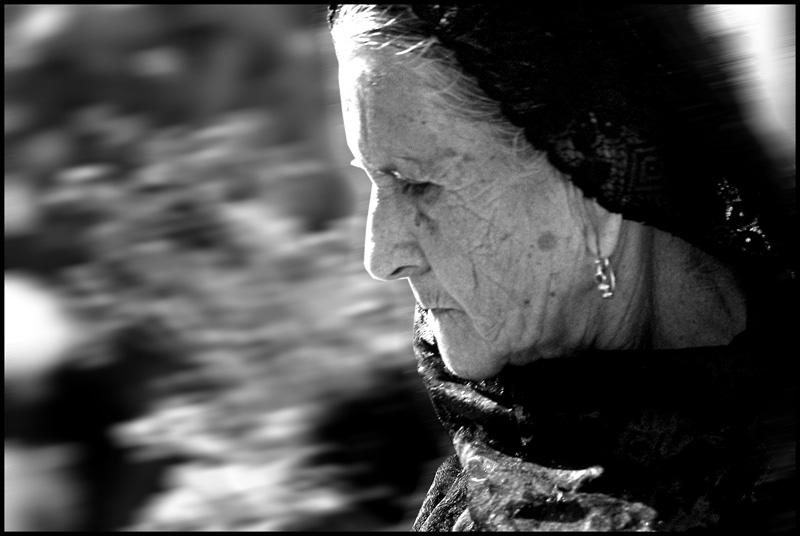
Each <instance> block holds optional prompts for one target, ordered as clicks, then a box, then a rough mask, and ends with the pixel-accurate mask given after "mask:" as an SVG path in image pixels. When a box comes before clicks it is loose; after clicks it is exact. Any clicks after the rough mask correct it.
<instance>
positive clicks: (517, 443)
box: [414, 308, 793, 531]
mask: <svg viewBox="0 0 800 536" xmlns="http://www.w3.org/2000/svg"><path fill="white" fill-rule="evenodd" d="M414 349H415V353H416V356H417V360H418V369H419V371H420V374H421V376H422V378H423V381H424V383H425V385H426V387H427V389H428V391H429V393H430V396H431V400H432V402H433V405H434V408H435V409H436V412H437V414H438V415H439V418H440V420H441V421H442V423H443V424H444V426H445V428H446V429H447V431H448V432H449V433H450V435H451V438H452V439H453V444H454V446H455V451H456V455H455V456H454V457H453V458H452V459H450V460H448V462H446V463H445V464H444V465H443V466H442V468H441V469H440V471H439V473H438V474H437V477H436V480H435V482H434V485H433V487H432V488H431V491H430V492H429V494H428V498H427V500H426V502H425V504H424V505H423V507H422V509H421V511H420V514H419V516H418V518H417V522H416V524H415V530H420V531H430V530H437V531H449V530H465V531H472V530H480V531H484V530H531V531H534V530H535V531H540V530H571V531H579V530H583V531H586V530H588V531H596V530H602V531H607V530H625V531H628V530H634V531H649V530H656V531H683V530H689V529H697V528H708V529H711V528H713V529H722V528H725V527H729V528H730V527H735V526H750V525H755V526H759V524H762V522H763V520H762V518H761V517H759V516H762V517H765V518H769V517H770V516H771V515H772V514H771V513H766V514H764V513H763V512H764V511H765V509H767V510H768V509H769V508H772V506H765V504H766V503H765V502H764V500H763V493H761V492H759V484H760V483H761V482H764V481H769V480H770V479H773V478H777V479H778V480H780V479H784V478H786V477H787V476H789V473H786V472H784V473H783V474H779V473H780V471H777V470H776V464H775V463H774V461H769V456H768V455H767V452H766V450H765V445H767V444H769V443H770V441H771V440H772V439H771V438H770V433H769V432H765V431H764V430H765V427H764V423H767V422H771V421H772V420H774V418H775V415H776V414H774V413H771V411H770V410H769V408H768V407H767V404H768V403H765V402H764V401H766V400H768V399H769V398H770V397H769V396H766V395H765V392H766V391H765V390H768V389H776V388H777V386H776V383H775V382H774V381H772V380H771V379H769V378H770V374H772V372H770V371H771V367H770V364H769V363H765V362H764V361H765V359H764V356H761V355H757V354H753V353H752V352H751V348H750V347H749V343H748V342H747V340H746V338H741V339H740V340H738V341H736V342H735V343H734V344H733V345H731V346H730V347H717V348H697V349H687V350H676V351H624V352H593V353H590V354H587V355H584V356H579V357H574V358H563V359H553V360H543V361H538V362H536V363H533V364H531V365H527V366H525V367H512V368H513V369H514V370H508V369H506V370H505V371H503V372H501V373H500V374H499V375H498V376H496V377H494V378H491V379H489V380H485V381H481V382H473V381H467V380H462V379H460V378H458V377H456V376H454V375H452V374H451V373H449V372H448V371H447V370H446V368H445V367H444V364H443V362H442V360H441V356H440V355H439V352H438V348H437V346H436V341H435V339H434V337H433V334H432V331H431V330H430V328H429V325H428V321H427V312H426V311H425V310H422V309H420V308H418V309H417V313H416V318H415V338H414ZM753 355H757V357H755V358H754V357H753ZM767 361H768V360H767ZM785 424H786V423H785ZM786 453H788V450H786V451H784V453H783V454H786ZM792 474H793V473H792ZM767 502H768V501H767ZM759 512H760V513H759ZM763 523H765V522H763ZM761 526H762V527H763V526H766V525H763V524H762V525H761Z"/></svg>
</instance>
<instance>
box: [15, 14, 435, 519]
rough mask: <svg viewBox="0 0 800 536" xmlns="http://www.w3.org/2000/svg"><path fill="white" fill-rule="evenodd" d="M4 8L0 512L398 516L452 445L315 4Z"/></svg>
mask: <svg viewBox="0 0 800 536" xmlns="http://www.w3.org/2000/svg"><path fill="white" fill-rule="evenodd" d="M4 24H5V84H4V86H5V100H4V103H5V173H4V193H5V220H4V221H5V227H4V229H5V235H4V237H5V272H4V290H5V333H6V340H5V379H4V386H5V395H4V396H5V441H4V454H5V477H4V481H5V502H4V513H5V528H6V530H27V531H33V530H36V531H38V530H52V531H74V530H114V531H116V530H133V531H151V530H152V531H156V530H169V531H172V530H190V531H194V530H224V531H228V530H236V531H239V530H248V531H249V530H329V531H343V530H408V529H409V528H410V526H411V523H412V521H413V519H414V516H415V515H416V512H417V510H418V508H419V506H420V504H421V502H422V499H423V497H424V493H425V491H426V490H427V488H428V486H429V484H430V482H431V479H432V477H433V471H434V470H435V468H436V467H437V466H438V464H439V462H440V460H441V459H442V457H444V456H446V455H448V454H449V452H450V451H449V448H450V447H449V442H448V441H447V440H446V439H445V438H444V437H443V435H442V431H441V429H440V427H439V425H438V423H437V422H436V420H435V416H434V415H433V414H432V410H431V409H430V404H429V401H428V398H427V394H426V393H425V391H424V388H423V387H422V384H421V382H420V380H419V378H418V377H417V374H416V371H415V361H414V356H413V353H412V351H411V326H412V316H413V298H412V295H411V292H410V291H409V289H408V288H407V286H406V284H405V282H394V283H379V282H376V281H373V280H371V279H370V278H369V276H368V275H367V274H366V272H365V271H364V269H363V264H362V255H363V235H364V226H365V218H366V208H367V198H368V190H369V182H368V180H367V178H366V176H364V175H363V173H362V172H361V171H359V170H356V169H354V168H351V167H350V166H349V162H350V160H351V159H352V156H351V155H350V153H349V151H348V149H347V147H346V144H345V140H344V134H343V129H342V124H341V111H340V107H339V101H338V99H339V97H338V88H337V80H336V71H337V65H336V59H335V57H334V54H333V50H332V44H331V42H330V37H329V35H328V30H327V25H326V22H325V6H323V5H320V6H314V5H311V6H309V5H224V6H222V5H205V4H203V5H142V6H137V5H108V6H102V5H5V8H4Z"/></svg>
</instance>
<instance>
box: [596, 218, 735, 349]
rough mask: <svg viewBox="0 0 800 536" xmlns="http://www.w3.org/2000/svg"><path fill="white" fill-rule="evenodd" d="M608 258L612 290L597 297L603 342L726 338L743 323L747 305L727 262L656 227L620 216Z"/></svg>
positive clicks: (647, 344) (683, 342) (690, 343)
mask: <svg viewBox="0 0 800 536" xmlns="http://www.w3.org/2000/svg"><path fill="white" fill-rule="evenodd" d="M622 233H623V235H622V237H621V240H620V245H619V248H618V249H617V251H616V252H615V254H614V255H612V257H611V262H612V264H613V265H614V268H615V270H616V274H617V292H616V294H615V296H614V298H612V299H611V300H603V302H604V303H602V304H601V309H602V311H601V314H603V316H604V317H605V318H604V321H603V323H602V325H603V326H604V329H603V330H602V331H601V332H600V334H599V336H598V338H597V345H596V346H597V347H602V348H604V349H625V348H653V349H676V348H691V347H700V346H718V345H726V344H728V343H730V342H731V340H732V339H733V337H735V336H736V335H737V334H739V333H741V332H742V331H744V329H745V321H746V307H745V299H744V294H743V293H742V291H741V289H740V287H739V285H738V283H737V281H736V277H735V275H734V273H733V271H732V270H731V269H730V267H728V266H726V265H725V264H723V263H722V262H720V261H718V260H717V259H715V258H714V257H712V256H710V255H708V254H706V253H704V252H702V251H701V250H699V249H697V248H695V247H694V246H691V245H690V244H688V243H687V242H685V241H683V240H681V239H680V238H677V237H675V236H673V235H670V234H668V233H666V232H663V231H660V230H658V229H655V228H652V227H648V226H645V225H642V224H639V223H636V222H631V221H627V222H625V224H624V226H623V230H622Z"/></svg>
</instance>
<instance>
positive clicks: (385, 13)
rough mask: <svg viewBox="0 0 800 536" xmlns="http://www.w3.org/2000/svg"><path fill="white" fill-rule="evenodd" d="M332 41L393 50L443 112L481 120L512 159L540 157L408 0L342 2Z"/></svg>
mask: <svg viewBox="0 0 800 536" xmlns="http://www.w3.org/2000/svg"><path fill="white" fill-rule="evenodd" d="M331 34H332V36H333V39H334V42H342V41H348V42H349V43H350V44H351V45H355V46H365V47H371V48H374V49H385V48H392V49H396V53H395V55H396V56H397V57H398V58H399V59H400V60H401V62H402V65H404V66H405V67H406V68H407V69H408V70H409V73H410V74H412V75H414V76H416V78H417V79H418V81H419V82H421V83H423V84H424V85H425V86H426V87H427V88H429V89H430V90H431V91H433V92H435V93H436V94H437V95H439V96H441V97H442V99H441V100H442V104H443V105H444V106H446V107H447V109H448V111H450V112H452V113H453V114H455V115H456V116H458V117H461V118H463V119H466V120H469V121H475V122H480V123H482V125H481V131H482V132H485V133H486V141H487V142H488V143H492V144H493V145H496V146H497V147H498V150H499V151H503V152H508V153H509V155H513V156H515V157H517V158H520V159H523V160H527V159H530V158H534V157H540V156H541V155H542V153H541V152H540V151H538V150H536V149H535V148H534V147H533V146H532V145H531V144H530V143H528V141H527V140H526V139H525V131H524V129H523V128H520V127H517V126H515V125H514V124H512V123H511V122H510V121H509V120H508V119H507V118H506V117H505V116H504V115H503V112H502V110H501V108H500V103H499V102H497V101H496V100H494V99H492V98H491V97H489V96H488V95H487V94H486V93H485V92H484V91H483V89H481V87H480V85H479V84H478V81H477V78H475V77H474V76H472V75H470V74H467V73H465V72H464V71H463V69H462V68H461V66H460V65H459V63H458V60H457V59H456V57H455V53H454V52H453V51H452V50H451V49H449V48H448V47H445V46H444V45H442V44H441V43H440V42H439V40H438V38H436V37H433V36H429V35H426V32H425V31H424V26H423V23H422V21H420V20H419V19H418V18H417V16H416V15H415V14H414V13H413V11H412V10H411V6H409V5H390V6H387V5H373V4H366V5H365V4H359V5H350V4H344V5H341V6H340V7H339V12H338V15H337V17H336V19H335V22H334V25H333V28H332V30H331Z"/></svg>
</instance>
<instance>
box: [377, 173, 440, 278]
mask: <svg viewBox="0 0 800 536" xmlns="http://www.w3.org/2000/svg"><path fill="white" fill-rule="evenodd" d="M413 211H414V208H413V207H412V206H410V205H409V204H407V203H404V200H402V199H398V198H396V197H391V196H389V195H381V194H379V193H378V192H377V191H376V188H373V189H372V194H371V195H370V202H369V214H368V217H367V234H366V241H365V244H364V267H365V268H366V269H367V272H368V273H369V275H371V276H372V277H373V278H374V279H378V280H381V281H391V280H395V279H403V278H406V277H411V276H414V275H417V274H419V273H422V272H424V271H425V269H426V267H427V263H426V261H425V256H424V255H423V253H422V250H421V249H420V247H419V244H418V242H417V239H416V237H415V236H414V234H413V233H412V232H411V230H410V229H411V228H410V227H409V223H410V222H411V219H412V218H413Z"/></svg>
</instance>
